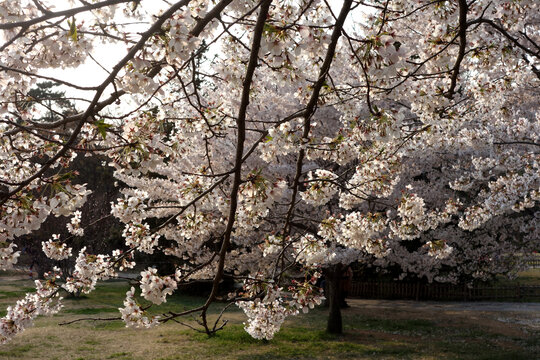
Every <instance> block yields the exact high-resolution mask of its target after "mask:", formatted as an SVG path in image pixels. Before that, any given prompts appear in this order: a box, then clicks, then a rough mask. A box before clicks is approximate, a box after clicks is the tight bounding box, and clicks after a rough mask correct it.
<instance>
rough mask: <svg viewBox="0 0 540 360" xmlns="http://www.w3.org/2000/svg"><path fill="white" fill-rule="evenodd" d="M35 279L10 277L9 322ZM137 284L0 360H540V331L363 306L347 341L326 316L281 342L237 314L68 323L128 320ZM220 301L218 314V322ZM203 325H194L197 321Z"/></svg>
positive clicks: (171, 302)
mask: <svg viewBox="0 0 540 360" xmlns="http://www.w3.org/2000/svg"><path fill="white" fill-rule="evenodd" d="M31 287H32V282H31V281H29V280H16V279H9V278H0V315H1V316H3V315H4V314H5V309H6V307H7V306H8V305H10V304H13V303H14V302H15V300H16V299H17V298H20V297H22V296H24V293H25V291H31ZM128 288H129V285H128V284H126V283H124V282H119V281H111V282H107V283H104V284H103V283H102V284H101V285H100V286H99V287H98V288H97V290H96V291H94V292H93V293H91V294H90V295H88V297H85V298H81V299H66V300H64V304H65V308H64V310H63V311H62V312H61V313H60V314H58V315H56V316H53V317H40V318H39V319H38V320H37V321H36V324H35V326H34V327H32V328H30V329H28V330H26V331H25V332H24V333H23V334H21V335H19V336H17V337H16V338H15V339H13V340H12V341H11V342H10V343H8V344H6V345H0V359H5V360H8V359H32V360H33V359H36V360H37V359H81V360H82V359H84V360H87V359H88V360H89V359H218V358H219V359H250V360H251V359H340V360H341V359H475V360H477V359H486V360H487V359H501V360H503V359H504V360H507V359H512V360H519V359H527V360H530V359H536V358H540V343H539V337H538V333H534V332H533V331H532V330H525V329H523V328H521V327H520V326H518V325H516V324H508V323H502V322H497V321H495V320H493V319H487V318H483V316H482V314H481V313H480V314H478V313H475V316H471V314H469V313H456V312H449V311H442V310H441V311H437V312H434V311H423V310H418V309H415V310H414V311H406V310H404V309H399V310H388V309H380V310H376V309H373V308H362V307H361V306H357V305H355V303H354V301H352V302H351V303H352V304H353V306H352V307H351V308H349V309H346V310H344V312H343V318H344V328H345V334H344V335H342V336H331V335H328V334H326V333H325V332H324V328H325V322H326V309H324V308H318V309H315V310H314V311H312V312H310V313H309V314H306V315H300V316H297V317H293V318H290V320H288V322H287V323H286V324H285V325H284V327H283V328H282V330H281V331H280V332H279V333H278V334H277V335H276V337H275V338H274V340H272V341H268V342H264V341H258V340H254V339H252V338H251V337H250V336H249V335H248V334H247V333H246V332H245V331H244V330H243V325H242V322H243V321H244V319H245V317H244V315H243V313H242V312H241V311H240V310H238V309H237V308H236V307H231V308H230V310H229V311H228V312H227V313H226V315H225V318H227V319H228V320H229V323H228V324H227V326H226V327H225V329H224V330H223V331H221V332H219V333H218V334H217V335H216V336H214V337H211V338H209V337H207V336H206V335H205V334H200V333H198V332H196V331H194V330H190V329H186V328H185V327H183V326H182V325H180V324H175V323H167V324H163V325H161V326H159V327H157V328H153V329H150V330H133V329H127V328H125V327H124V324H123V323H122V322H121V321H107V322H103V321H84V322H78V323H74V324H71V325H67V326H58V323H60V322H64V321H69V320H74V319H78V318H81V317H114V316H118V311H117V308H118V307H119V306H122V300H123V298H124V295H125V292H126V291H127V289H128ZM202 301H204V299H203V298H200V297H192V296H185V295H184V296H181V295H175V296H172V297H169V298H168V301H167V303H166V304H165V306H163V307H161V309H162V311H166V310H168V309H171V310H172V309H175V310H179V309H182V308H184V307H191V306H194V305H198V304H200V303H201V302H202ZM219 310H220V304H217V305H215V306H214V307H213V308H212V312H213V314H214V316H216V314H217V312H218V311H219ZM186 321H190V322H191V323H192V324H193V321H192V320H189V319H187V320H186Z"/></svg>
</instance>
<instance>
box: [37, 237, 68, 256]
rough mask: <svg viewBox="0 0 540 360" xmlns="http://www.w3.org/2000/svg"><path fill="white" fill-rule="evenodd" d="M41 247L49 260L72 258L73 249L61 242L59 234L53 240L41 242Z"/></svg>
mask: <svg viewBox="0 0 540 360" xmlns="http://www.w3.org/2000/svg"><path fill="white" fill-rule="evenodd" d="M41 247H42V249H43V252H44V253H45V255H46V256H47V257H48V258H49V259H53V260H64V259H67V258H69V257H70V256H71V250H72V248H70V247H68V246H67V245H66V244H65V243H63V242H61V241H60V235H59V234H53V235H52V239H49V240H48V241H43V242H41Z"/></svg>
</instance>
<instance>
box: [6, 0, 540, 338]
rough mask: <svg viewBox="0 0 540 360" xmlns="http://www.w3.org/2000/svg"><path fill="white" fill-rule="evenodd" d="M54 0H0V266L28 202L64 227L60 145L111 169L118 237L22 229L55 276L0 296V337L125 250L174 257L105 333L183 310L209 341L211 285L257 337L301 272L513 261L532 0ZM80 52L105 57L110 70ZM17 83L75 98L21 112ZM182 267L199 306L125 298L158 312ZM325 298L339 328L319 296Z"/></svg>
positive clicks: (482, 268)
mask: <svg viewBox="0 0 540 360" xmlns="http://www.w3.org/2000/svg"><path fill="white" fill-rule="evenodd" d="M68 3H69V4H67V3H66V4H65V7H62V6H64V5H60V4H58V3H56V2H52V1H45V0H32V1H30V0H22V1H18V2H15V3H13V2H11V1H5V0H4V1H0V30H2V31H3V33H2V35H3V39H2V44H0V83H1V84H2V85H3V88H4V89H5V91H4V92H3V93H2V94H1V95H0V96H1V98H2V99H1V106H0V116H1V120H0V121H1V124H0V131H1V141H0V159H1V161H0V184H1V187H0V205H1V210H0V223H1V226H0V267H1V268H3V269H7V268H10V267H11V266H13V264H15V263H16V261H17V257H18V255H19V252H18V250H17V248H16V247H15V246H14V243H13V241H14V239H16V238H18V237H20V236H22V235H25V234H28V233H30V232H32V231H37V230H39V228H40V224H42V223H43V221H44V220H45V219H46V218H47V217H49V216H59V217H60V216H64V217H69V220H68V224H67V228H68V230H69V231H70V233H71V234H72V235H73V236H74V237H76V236H80V235H82V234H83V233H84V224H82V223H81V221H80V219H81V214H80V212H79V210H78V209H80V208H81V206H82V204H83V203H84V202H85V201H86V198H87V197H88V194H89V190H87V188H86V186H85V184H84V179H71V178H69V177H66V176H65V173H66V169H67V167H68V166H69V164H70V162H71V161H72V160H73V159H74V158H76V157H78V156H89V155H92V154H100V155H104V156H107V158H108V166H110V167H112V168H113V169H114V172H115V178H116V179H117V181H118V183H119V184H120V185H121V186H122V188H123V190H122V197H120V198H119V199H118V200H117V201H115V202H114V203H113V204H112V210H111V213H112V214H113V215H114V216H115V217H116V218H118V219H119V220H120V221H121V222H122V223H124V224H125V228H124V232H123V237H124V239H125V245H126V247H125V248H124V249H118V250H115V251H113V252H112V253H111V254H89V253H87V251H86V248H85V247H83V248H82V249H73V248H72V247H71V245H70V243H69V239H62V238H58V237H55V238H52V239H44V241H43V251H44V252H45V254H46V255H47V256H49V257H50V258H52V259H57V260H61V259H65V258H67V257H70V256H73V257H74V258H75V259H76V260H75V261H76V265H75V270H74V272H73V274H72V276H71V277H69V278H68V279H67V280H66V281H65V282H62V281H60V277H59V273H58V270H57V269H55V270H53V271H51V272H50V273H49V274H48V275H47V277H46V280H45V281H37V282H36V288H37V291H36V292H35V293H32V294H28V295H27V296H26V297H25V298H24V299H21V300H19V301H18V302H17V304H16V305H14V306H12V307H9V308H8V312H7V315H6V316H5V317H4V318H2V319H1V320H0V341H1V342H5V341H8V340H9V339H10V338H11V337H12V336H14V335H15V334H17V333H19V332H21V331H22V330H24V328H26V327H28V326H30V325H31V323H32V321H33V319H34V318H35V317H36V316H38V315H41V314H51V313H54V312H56V311H58V310H59V309H60V308H61V301H60V298H59V297H58V295H59V294H60V291H61V290H66V291H68V292H78V291H82V292H90V291H92V290H93V289H94V288H95V286H96V283H97V281H99V280H106V279H108V278H111V277H115V276H117V274H118V271H119V270H123V269H126V268H132V267H133V266H135V263H134V261H133V259H134V257H133V255H134V253H136V252H142V253H147V254H153V253H157V252H159V253H163V254H165V255H167V256H170V257H171V259H175V260H174V261H175V263H178V264H180V265H178V266H177V268H176V269H175V271H174V273H170V274H159V273H158V272H157V270H156V269H155V268H152V267H150V268H148V269H145V270H144V271H142V272H141V276H140V289H137V288H135V287H133V288H131V289H130V291H128V292H127V294H126V299H125V301H124V307H122V308H120V317H119V318H121V319H123V320H124V321H125V323H126V326H130V327H137V328H148V327H152V326H157V325H159V324H161V323H164V322H167V321H171V320H176V319H177V318H179V317H182V316H185V315H188V314H193V313H198V314H199V315H200V324H201V326H202V327H203V329H204V331H206V332H207V333H209V334H211V333H214V332H216V331H217V330H220V329H221V328H223V326H224V322H222V321H221V316H220V317H219V318H218V319H217V320H213V321H210V320H209V319H208V317H207V312H208V309H209V306H210V304H211V303H213V302H215V301H216V300H218V291H219V286H220V283H221V282H222V280H223V279H224V278H225V277H228V278H233V279H235V280H236V281H241V282H243V284H244V286H243V289H242V291H238V292H235V293H231V294H229V297H228V299H227V300H228V301H229V303H235V304H237V305H238V306H239V307H240V308H242V309H243V310H244V311H245V313H246V315H247V318H248V320H247V321H246V324H245V329H246V331H247V332H248V333H249V334H250V335H252V336H253V337H255V338H259V339H271V338H272V337H273V336H274V334H275V332H276V331H278V330H279V328H280V326H281V325H282V323H283V321H284V320H285V319H286V317H287V316H292V315H296V314H297V313H299V312H300V311H304V312H305V311H308V310H309V309H310V308H313V307H314V306H315V305H316V304H319V303H320V302H321V300H322V294H321V291H320V289H318V287H316V286H315V283H316V282H317V279H318V278H319V277H320V276H321V274H322V273H323V272H326V273H327V278H328V279H331V278H337V277H338V276H339V271H340V267H341V266H343V265H347V264H349V263H352V262H354V261H372V262H373V263H374V264H376V265H377V266H381V267H385V266H398V267H399V268H400V269H401V270H400V271H401V272H402V276H408V275H409V274H415V275H416V276H425V277H427V278H428V279H429V280H430V281H431V280H433V279H436V280H440V281H457V280H458V279H459V277H460V276H461V274H468V275H470V276H472V277H476V278H486V277H489V276H491V275H492V274H494V273H497V272H500V271H502V272H509V271H513V270H515V269H516V268H517V267H516V266H519V257H516V256H515V253H516V252H518V251H519V252H526V251H529V250H530V249H534V248H537V246H538V239H539V238H540V237H539V236H538V221H539V217H540V215H539V210H538V200H539V199H540V191H539V183H540V180H539V174H540V172H539V153H538V148H539V145H540V142H539V138H538V136H539V135H538V134H540V131H539V130H540V115H539V112H538V102H537V101H536V99H537V98H538V86H539V84H540V75H539V74H540V71H539V66H540V26H539V21H540V16H539V15H540V11H539V10H540V9H539V7H540V5H539V4H538V3H537V1H535V0H522V1H506V0H494V1H487V0H477V1H470V2H467V1H465V0H459V1H442V0H441V1H437V0H436V1H424V0H417V1H403V0H401V1H400V0H395V1H393V0H387V1H384V0H380V1H377V0H366V1H353V0H343V1H333V2H329V1H324V0H323V1H320V0H296V1H293V0H261V1H256V0H221V1H206V0H192V1H189V0H183V1H178V2H169V1H160V2H156V1H154V2H151V1H144V0H138V1H134V0H103V1H99V0H97V1H69V2H68ZM55 6H56V7H55ZM100 44H112V45H117V48H118V49H125V50H119V51H122V53H121V54H122V55H121V57H119V59H118V61H117V62H116V64H115V65H113V66H105V65H104V64H103V61H105V60H106V58H107V57H108V56H110V55H109V54H105V55H104V54H100V52H99V49H100ZM100 55H101V57H102V58H100ZM85 61H92V62H95V63H97V64H99V65H100V66H101V67H102V68H103V74H104V75H103V76H102V77H98V76H97V75H96V76H95V79H94V81H95V83H93V84H92V85H88V84H84V83H83V82H82V81H79V80H80V79H77V78H75V79H67V80H66V79H65V78H62V77H61V76H60V74H62V71H63V69H66V68H78V67H80V66H81V65H82V64H83V63H85ZM50 69H57V70H56V72H55V74H59V75H58V76H51V75H46V74H50V72H48V70H50ZM81 69H84V68H81ZM38 81H53V82H55V83H58V84H62V85H63V86H64V87H65V88H66V94H70V93H75V92H77V93H82V94H84V95H81V96H79V95H78V96H77V97H78V98H79V100H78V101H79V103H80V104H78V105H77V108H80V109H83V110H82V111H81V112H80V113H77V114H62V115H61V117H60V119H59V120H55V121H52V122H44V121H40V120H39V118H40V117H41V115H40V114H39V112H37V111H36V110H32V109H29V108H28V106H24V104H25V101H27V94H28V92H29V91H30V89H31V88H32V86H33V85H34V84H35V83H36V82H38ZM59 115H60V114H59ZM501 264H504V265H505V267H501ZM200 279H212V289H211V291H210V293H209V294H208V297H207V301H206V302H205V303H204V304H203V305H202V306H199V307H196V308H193V309H189V310H185V311H178V312H169V313H165V314H160V315H155V314H156V313H155V312H154V313H152V312H151V309H148V308H147V307H146V306H144V307H143V306H141V305H140V304H139V302H138V300H137V294H140V296H141V297H143V298H144V299H146V300H148V301H150V302H151V303H153V304H155V305H159V304H161V303H163V302H165V301H166V300H167V296H169V295H171V294H172V293H174V292H175V291H180V290H178V289H179V288H180V287H181V286H180V285H181V284H182V283H184V282H189V281H196V280H200ZM333 284H334V285H332V286H334V287H335V282H333ZM330 306H331V314H333V316H331V320H332V321H331V322H330V323H329V330H330V331H332V332H340V331H341V326H340V318H339V316H340V315H339V313H338V312H336V297H335V294H333V295H332V296H330ZM158 309H159V308H158ZM152 314H154V315H152ZM336 324H337V325H336Z"/></svg>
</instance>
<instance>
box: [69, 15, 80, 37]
mask: <svg viewBox="0 0 540 360" xmlns="http://www.w3.org/2000/svg"><path fill="white" fill-rule="evenodd" d="M67 22H68V24H69V33H68V36H69V37H70V38H71V40H73V41H74V42H77V40H78V37H77V26H76V25H75V18H74V17H72V18H71V21H69V20H68V21H67Z"/></svg>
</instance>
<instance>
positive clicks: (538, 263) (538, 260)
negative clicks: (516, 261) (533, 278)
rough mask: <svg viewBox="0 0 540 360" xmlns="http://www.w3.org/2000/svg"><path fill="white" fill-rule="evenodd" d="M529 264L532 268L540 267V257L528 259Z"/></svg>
mask: <svg viewBox="0 0 540 360" xmlns="http://www.w3.org/2000/svg"><path fill="white" fill-rule="evenodd" d="M527 265H529V267H530V268H531V269H540V258H538V257H536V258H535V259H529V260H527Z"/></svg>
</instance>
